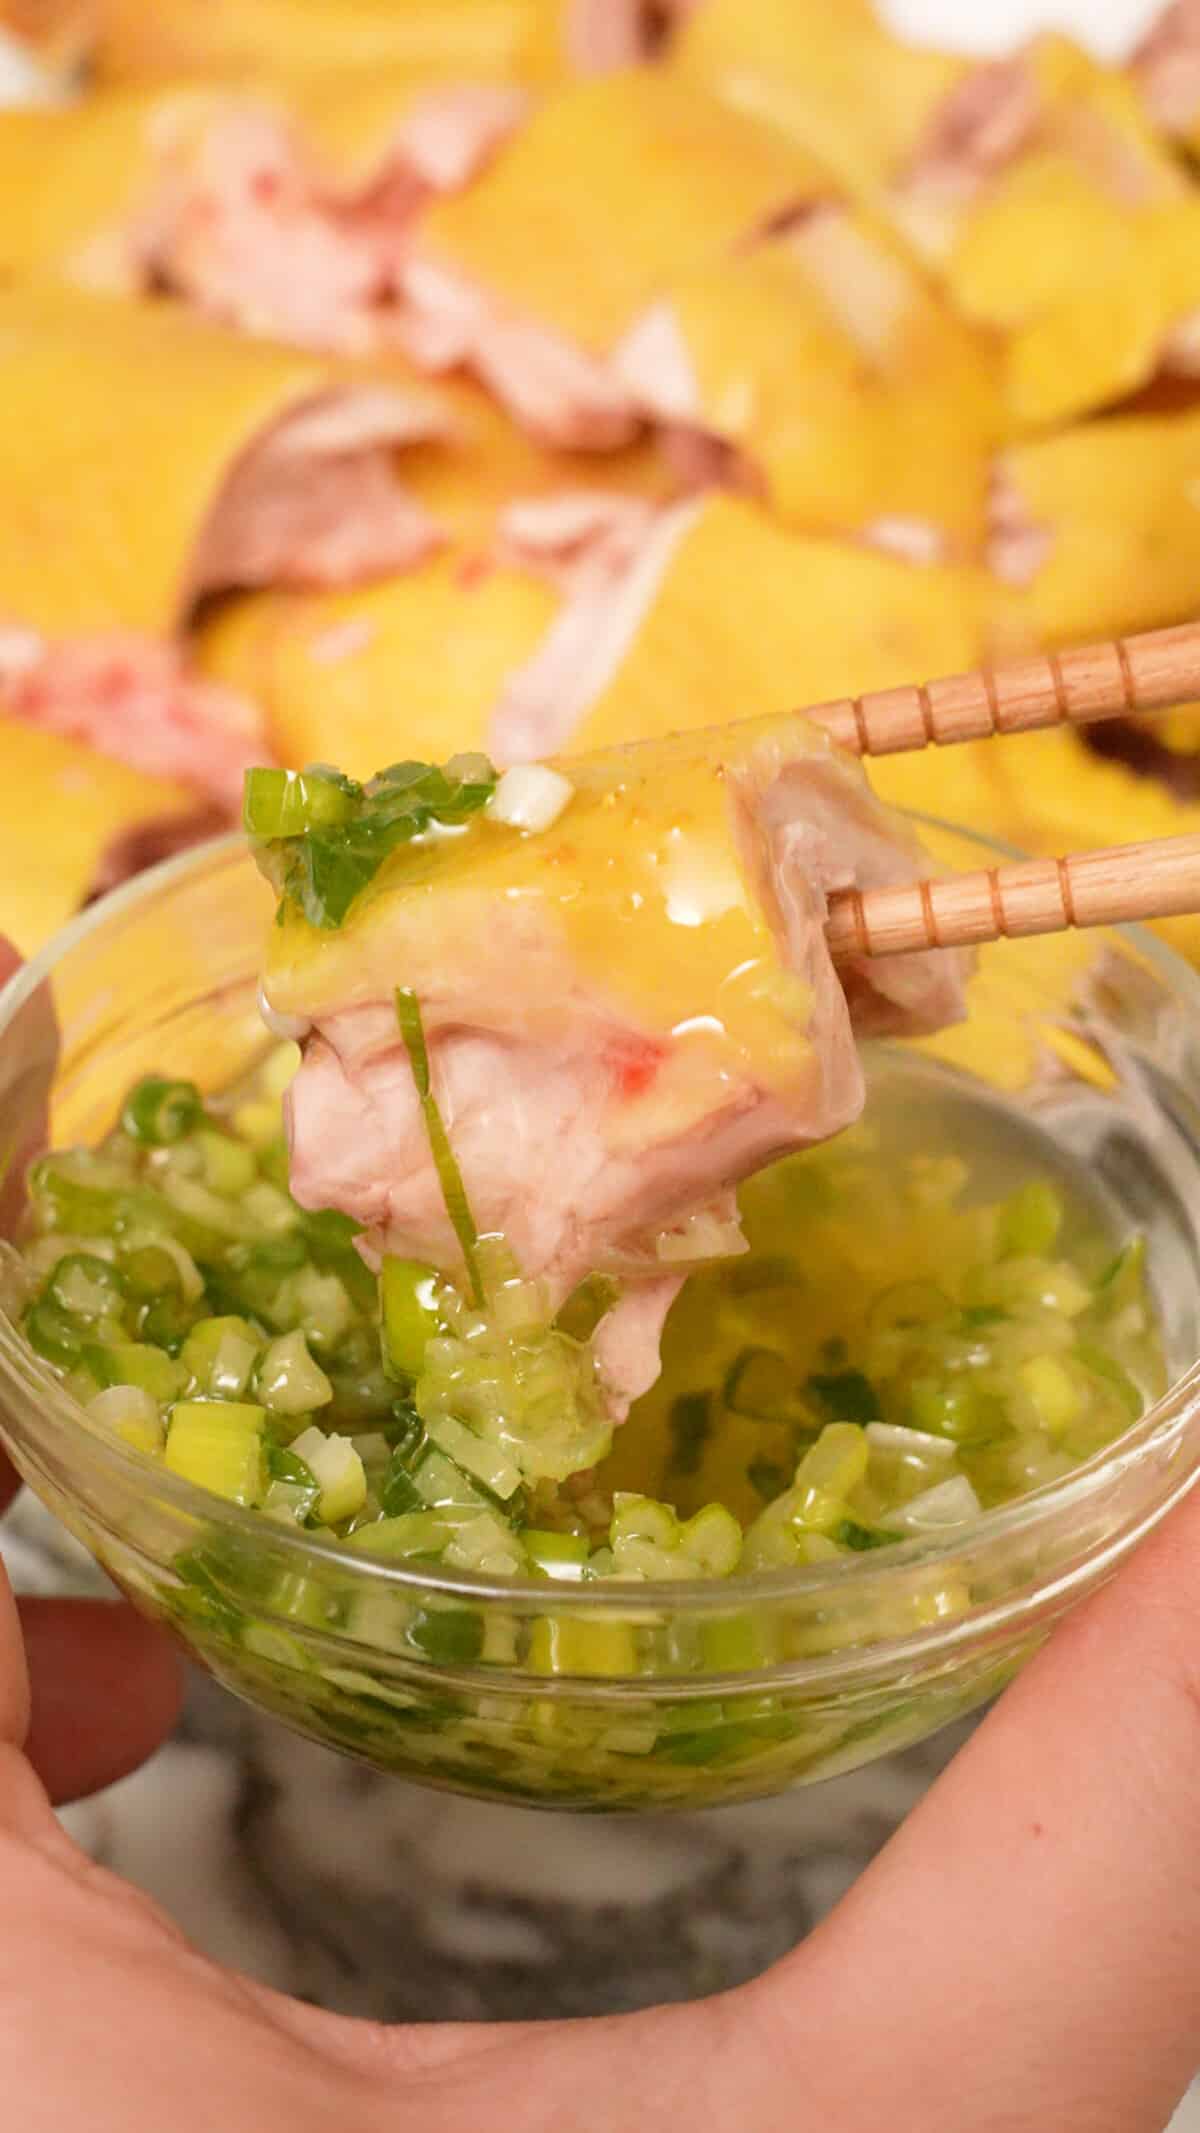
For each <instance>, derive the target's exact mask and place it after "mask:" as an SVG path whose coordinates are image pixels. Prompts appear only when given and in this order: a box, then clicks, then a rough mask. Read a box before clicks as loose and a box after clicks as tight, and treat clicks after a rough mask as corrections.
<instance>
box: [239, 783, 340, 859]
mask: <svg viewBox="0 0 1200 2133" xmlns="http://www.w3.org/2000/svg"><path fill="white" fill-rule="evenodd" d="M361 797H362V787H361V785H356V784H354V782H353V781H352V780H351V779H349V778H343V777H341V776H340V775H337V774H334V775H332V776H331V775H329V774H327V773H325V772H323V771H319V770H304V771H300V770H248V771H247V772H246V787H245V793H244V796H243V800H242V821H243V822H244V824H245V826H246V829H247V830H248V831H249V833H250V835H251V836H252V837H258V838H261V839H262V840H263V841H264V842H267V841H270V840H271V839H273V838H276V837H302V836H304V835H305V833H306V832H307V831H309V830H317V829H336V828H337V827H338V826H339V825H340V824H341V823H343V822H348V821H349V820H350V818H351V816H352V815H353V814H354V812H355V809H356V805H357V802H358V801H359V800H360V799H361Z"/></svg>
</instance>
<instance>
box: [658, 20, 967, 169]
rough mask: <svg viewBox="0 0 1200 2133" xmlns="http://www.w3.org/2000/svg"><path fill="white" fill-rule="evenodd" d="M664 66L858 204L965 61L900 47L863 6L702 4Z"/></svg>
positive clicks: (898, 160)
mask: <svg viewBox="0 0 1200 2133" xmlns="http://www.w3.org/2000/svg"><path fill="white" fill-rule="evenodd" d="M671 64H672V66H673V67H674V68H675V69H676V71H677V72H678V73H680V74H681V75H683V76H684V77H686V78H687V79H689V80H692V81H699V82H702V83H703V84H704V85H705V86H706V87H708V88H710V89H712V90H714V91H715V92H716V93H717V94H718V95H719V96H721V97H722V99H723V100H724V101H725V102H727V103H728V104H730V105H731V106H732V107H733V108H734V109H735V110H738V111H743V112H745V113H747V114H748V115H749V116H750V117H752V118H756V119H763V120H767V121H768V122H770V123H771V124H773V125H775V126H777V127H778V128H779V129H780V131H781V132H783V133H785V134H786V135H788V137H789V138H791V139H792V140H795V141H797V142H798V143H799V144H800V145H801V146H802V147H804V148H806V149H808V150H810V151H811V152H812V153H813V154H814V155H816V156H817V157H818V158H819V159H820V161H821V162H822V163H823V164H825V165H826V167H827V168H828V169H829V170H831V171H833V172H834V173H836V175H837V177H838V179H839V180H840V181H841V183H842V184H843V185H845V186H846V187H847V188H848V189H849V190H850V191H851V192H852V193H854V194H857V195H860V196H870V195H872V194H874V193H875V192H876V191H877V189H878V188H879V186H880V185H881V184H882V183H883V182H884V181H885V180H886V179H887V178H888V177H889V176H890V175H891V174H892V172H893V171H895V170H896V169H898V168H899V166H900V165H901V164H902V163H903V162H904V161H905V160H906V159H907V157H908V156H909V155H910V154H911V153H912V152H913V150H914V149H915V147H916V145H917V142H918V141H919V139H920V137H921V134H922V131H923V129H924V127H925V125H926V124H927V122H928V120H929V118H930V117H931V115H932V113H933V112H934V111H935V109H936V108H937V106H938V104H939V103H940V102H941V100H942V98H943V97H944V96H945V95H946V94H947V92H948V91H949V90H950V89H951V88H952V87H953V85H954V84H955V83H956V82H957V81H959V80H960V79H961V78H962V77H963V75H964V74H965V73H966V72H967V62H966V61H965V60H963V59H959V58H953V57H951V56H950V54H948V53H942V52H936V51H933V50H930V49H928V48H926V47H923V46H915V45H904V44H901V43H900V42H899V40H898V39H897V38H895V37H892V36H891V35H889V33H888V31H887V30H885V29H884V27H883V25H882V24H881V23H880V22H879V21H878V19H877V17H876V16H875V13H874V11H873V9H872V8H871V6H870V0H835V4H834V5H830V4H829V0H702V4H701V5H700V6H699V7H697V8H696V10H695V12H694V13H693V14H692V15H691V16H690V17H689V18H688V20H687V21H686V22H685V24H684V26H683V28H682V29H681V31H680V32H679V35H678V38H677V41H676V43H675V45H674V47H673V50H672V54H671Z"/></svg>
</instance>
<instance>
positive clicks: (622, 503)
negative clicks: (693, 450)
mask: <svg viewBox="0 0 1200 2133" xmlns="http://www.w3.org/2000/svg"><path fill="white" fill-rule="evenodd" d="M437 389H438V392H439V395H440V396H441V397H442V398H443V400H444V401H445V404H446V408H447V411H448V416H449V420H450V422H451V423H452V425H453V428H452V433H451V435H450V436H448V437H447V438H445V439H441V438H439V439H438V440H437V441H436V442H435V443H431V444H429V445H427V446H425V447H418V448H416V449H415V450H413V451H411V452H408V453H406V454H405V459H404V473H405V480H406V483H407V485H408V487H409V489H410V490H411V492H412V494H413V495H414V496H416V497H417V498H418V499H419V501H420V502H421V503H422V504H423V505H424V507H425V509H426V511H427V512H428V513H429V515H430V517H431V518H432V519H433V520H434V521H435V523H436V524H437V525H438V526H440V527H443V528H444V529H445V530H446V532H447V533H448V534H449V535H450V537H451V538H452V539H453V540H454V541H455V542H456V543H458V544H460V545H461V546H462V547H463V548H464V549H479V550H488V549H491V548H492V547H493V546H494V545H495V543H496V541H497V537H499V539H500V544H501V547H502V550H503V552H504V553H505V554H506V555H507V556H509V557H513V556H515V557H516V558H517V559H518V560H520V561H523V562H524V561H527V562H528V563H529V564H530V567H532V568H534V569H538V568H541V567H543V565H545V566H547V567H549V568H551V570H552V571H553V572H554V574H555V575H556V576H557V574H558V570H559V566H560V564H570V563H572V562H574V561H578V560H580V559H581V557H582V555H583V553H584V551H585V549H586V548H587V547H588V546H589V545H590V543H591V540H592V539H593V537H595V538H601V537H603V538H606V537H607V532H608V530H610V529H614V528H616V527H617V526H619V525H620V524H622V523H632V522H633V521H634V520H638V521H639V522H640V520H641V519H642V518H643V517H644V514H645V512H646V511H647V510H648V509H653V508H655V507H656V506H662V505H665V504H667V503H669V502H671V501H672V500H673V499H674V498H676V497H677V496H678V495H679V493H680V487H681V482H680V477H679V475H678V473H677V471H676V470H675V469H674V468H673V466H672V465H671V464H670V462H669V460H668V458H667V456H666V455H665V454H664V452H663V451H662V450H661V449H660V445H659V442H658V439H657V438H656V437H651V436H645V437H640V438H638V440H637V441H636V442H635V443H633V444H630V445H627V446H625V448H624V449H623V450H621V451H614V452H608V453H606V454H605V455H604V459H603V462H602V463H600V464H597V462H596V460H595V459H594V458H593V457H592V456H591V455H584V454H582V453H572V452H565V451H557V450H555V449H554V448H553V447H552V446H550V445H543V444H540V443H539V442H538V441H537V439H536V438H533V437H531V436H530V435H529V433H528V431H526V430H523V429H521V428H520V427H519V426H518V425H517V424H516V423H515V422H514V421H513V420H512V418H511V416H509V415H508V414H507V413H506V412H505V410H504V409H503V408H502V407H498V406H497V404H496V402H495V401H494V400H493V399H492V398H491V396H490V394H488V393H487V392H485V391H484V389H483V387H482V386H481V385H479V384H477V383H476V382H475V380H474V379H472V378H469V377H456V378H444V379H440V380H439V381H438V388H437Z"/></svg>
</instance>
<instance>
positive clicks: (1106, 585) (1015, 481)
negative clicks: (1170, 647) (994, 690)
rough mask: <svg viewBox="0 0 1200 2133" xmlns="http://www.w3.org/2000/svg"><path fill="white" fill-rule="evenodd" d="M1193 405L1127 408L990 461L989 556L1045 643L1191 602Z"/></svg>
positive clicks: (1144, 622) (1157, 618)
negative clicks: (1178, 409) (1140, 411)
mask: <svg viewBox="0 0 1200 2133" xmlns="http://www.w3.org/2000/svg"><path fill="white" fill-rule="evenodd" d="M1198 480H1200V414H1178V415H1168V414H1162V415H1126V416H1121V417H1119V418H1110V419H1109V420H1107V421H1104V422H1091V423H1081V424H1080V425H1079V426H1078V427H1077V428H1074V429H1069V430H1064V431H1061V432H1060V433H1059V434H1058V435H1054V436H1049V437H1044V438H1033V439H1030V440H1029V441H1028V442H1027V443H1024V444H1020V445H1015V446H1013V447H1012V448H1011V449H1010V450H1009V451H1007V452H1005V453H1004V454H1003V455H1002V456H1001V458H1000V460H999V462H998V463H997V468H996V475H995V482H994V488H993V496H992V507H991V519H992V532H991V539H990V544H989V560H990V563H991V566H992V569H993V571H995V572H996V574H997V575H998V577H1000V578H1001V579H1003V580H1005V581H1006V582H1007V583H1008V584H1009V585H1010V586H1012V587H1013V588H1014V589H1015V590H1016V596H1017V599H1018V601H1019V603H1020V605H1021V606H1023V607H1024V609H1025V611H1026V614H1027V616H1028V620H1029V626H1030V630H1031V634H1032V635H1033V636H1034V638H1035V639H1036V641H1037V642H1039V643H1042V644H1068V643H1071V642H1076V643H1078V642H1079V640H1080V639H1081V638H1086V637H1103V636H1120V635H1122V634H1124V633H1125V632H1127V631H1130V630H1140V629H1153V628H1155V627H1157V626H1158V625H1159V624H1165V623H1170V622H1180V621H1184V620H1186V619H1187V617H1188V616H1190V615H1193V614H1194V613H1195V611H1196V586H1197V581H1198V577H1200V509H1198V508H1197V482H1198Z"/></svg>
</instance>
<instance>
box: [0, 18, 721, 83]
mask: <svg viewBox="0 0 1200 2133" xmlns="http://www.w3.org/2000/svg"><path fill="white" fill-rule="evenodd" d="M24 4H25V6H27V7H29V6H32V4H33V0H24ZM695 4H696V0H154V5H152V6H147V5H146V0H104V5H103V11H102V14H100V19H99V21H98V24H97V35H96V39H95V46H96V50H95V57H96V63H97V66H98V68H99V70H100V73H101V75H102V76H104V77H108V78H119V79H128V78H131V77H136V76H142V75H147V74H179V73H184V72H196V73H209V72H217V73H230V72H239V71H242V70H245V69H247V68H258V67H262V68H265V69H269V70H278V69H279V68H287V67H291V68H310V69H313V70H314V71H317V72H326V71H328V70H330V69H333V68H338V67H341V68H352V69H354V70H355V71H357V72H358V73H359V74H360V75H365V74H369V73H372V72H374V71H376V70H378V69H379V68H380V67H383V66H396V65H403V66H414V65H417V66H428V65H430V64H437V65H446V64H450V65H455V66H457V67H458V68H459V69H460V70H461V71H462V72H463V73H464V74H467V73H471V72H473V71H483V72H493V71H499V70H506V71H508V72H510V73H511V74H512V75H513V77H514V78H516V79H519V80H523V81H527V82H530V83H532V84H534V85H536V86H539V87H540V86H542V85H544V84H545V83H546V82H548V81H553V80H555V79H556V78H557V77H558V76H560V75H561V74H562V73H563V71H564V70H566V69H570V68H574V69H578V70H579V71H580V72H583V73H591V72H596V71H600V70H602V69H604V68H606V67H614V66H625V65H628V64H629V63H630V62H632V61H634V60H637V59H646V58H650V57H652V56H653V55H654V53H655V52H656V50H657V49H658V46H659V44H660V42H661V40H662V37H663V36H664V34H665V33H666V31H668V30H669V28H670V26H671V22H672V19H673V18H681V17H683V16H684V15H686V14H687V12H688V11H689V9H690V7H692V6H694V5H695ZM95 12H99V10H98V9H97V10H95Z"/></svg>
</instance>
